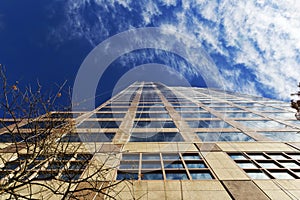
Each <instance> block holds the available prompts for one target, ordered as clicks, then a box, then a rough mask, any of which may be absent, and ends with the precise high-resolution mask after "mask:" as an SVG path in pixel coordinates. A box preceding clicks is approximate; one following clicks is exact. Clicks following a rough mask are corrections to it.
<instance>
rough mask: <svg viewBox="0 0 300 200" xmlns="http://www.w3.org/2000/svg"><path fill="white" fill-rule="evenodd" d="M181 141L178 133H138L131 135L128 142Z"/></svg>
mask: <svg viewBox="0 0 300 200" xmlns="http://www.w3.org/2000/svg"><path fill="white" fill-rule="evenodd" d="M179 141H183V138H182V136H181V135H180V133H177V132H158V133H149V132H148V133H138V132H134V133H132V134H131V137H130V142H179Z"/></svg>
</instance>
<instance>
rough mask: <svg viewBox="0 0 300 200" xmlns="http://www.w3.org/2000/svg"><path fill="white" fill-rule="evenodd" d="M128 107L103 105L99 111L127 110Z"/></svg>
mask: <svg viewBox="0 0 300 200" xmlns="http://www.w3.org/2000/svg"><path fill="white" fill-rule="evenodd" d="M128 108H129V107H114V106H109V107H103V108H100V109H99V111H114V112H116V111H127V110H128Z"/></svg>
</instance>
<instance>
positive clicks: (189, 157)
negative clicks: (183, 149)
mask: <svg viewBox="0 0 300 200" xmlns="http://www.w3.org/2000/svg"><path fill="white" fill-rule="evenodd" d="M182 157H183V159H184V160H200V159H201V158H200V156H199V154H197V153H185V154H183V155H182Z"/></svg>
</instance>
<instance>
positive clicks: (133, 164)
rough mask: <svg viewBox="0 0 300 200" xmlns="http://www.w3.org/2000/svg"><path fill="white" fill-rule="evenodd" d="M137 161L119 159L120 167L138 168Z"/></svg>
mask: <svg viewBox="0 0 300 200" xmlns="http://www.w3.org/2000/svg"><path fill="white" fill-rule="evenodd" d="M138 168H139V162H136V161H121V163H120V169H138Z"/></svg>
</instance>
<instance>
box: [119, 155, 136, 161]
mask: <svg viewBox="0 0 300 200" xmlns="http://www.w3.org/2000/svg"><path fill="white" fill-rule="evenodd" d="M122 160H140V154H123V155H122Z"/></svg>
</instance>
